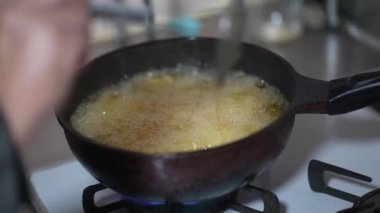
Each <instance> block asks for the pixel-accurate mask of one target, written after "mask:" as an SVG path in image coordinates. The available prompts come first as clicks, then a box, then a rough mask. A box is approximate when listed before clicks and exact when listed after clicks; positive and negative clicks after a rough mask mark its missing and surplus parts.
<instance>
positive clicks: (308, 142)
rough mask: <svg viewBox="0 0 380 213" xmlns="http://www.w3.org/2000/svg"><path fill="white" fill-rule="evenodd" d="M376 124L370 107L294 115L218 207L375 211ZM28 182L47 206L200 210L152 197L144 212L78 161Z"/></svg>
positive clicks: (378, 175) (379, 137) (379, 175)
mask: <svg viewBox="0 0 380 213" xmlns="http://www.w3.org/2000/svg"><path fill="white" fill-rule="evenodd" d="M379 129H380V116H379V115H378V114H377V113H376V112H375V111H374V110H372V109H370V108H367V109H363V110H360V111H356V112H353V113H350V114H346V115H341V116H336V117H330V116H326V115H298V116H297V118H296V123H295V127H294V131H293V133H292V136H291V137H290V139H289V142H288V145H287V147H286V148H285V150H284V152H283V153H282V154H281V156H280V157H279V158H278V159H277V160H276V161H275V162H274V164H273V166H272V167H270V169H269V170H268V171H267V172H265V173H264V174H263V175H262V176H260V177H258V178H257V179H256V180H254V181H253V182H252V183H250V186H247V187H246V188H243V189H241V190H239V191H238V192H236V193H234V194H231V195H228V196H226V197H223V198H221V200H223V202H221V201H220V203H222V204H221V205H222V206H223V207H224V208H223V210H224V212H270V213H272V212H291V213H293V212H294V213H305V212H308V213H313V212H338V211H341V212H362V213H366V212H376V211H379V210H375V209H376V208H378V207H377V206H376V205H379V204H378V202H379V200H380V198H379V196H378V194H379V190H377V188H379V187H380V169H379V165H380V155H379V154H378V153H379V152H380V131H379ZM313 159H316V160H313ZM221 169H223V168H222V167H221ZM370 177H371V178H372V179H371V178H370ZM31 181H32V184H33V185H34V187H35V189H36V192H37V194H38V195H39V197H40V198H41V201H42V203H43V204H44V205H45V206H46V208H47V209H48V211H49V212H62V213H64V212H70V213H75V212H85V210H84V207H85V208H86V210H87V211H86V212H102V210H106V208H111V209H112V208H115V206H116V207H118V208H120V209H121V210H119V211H117V212H126V210H127V212H149V210H151V209H152V208H153V209H154V210H153V212H179V210H181V211H182V212H201V210H199V209H195V210H194V208H193V206H199V204H197V203H187V204H170V203H164V204H162V203H161V204H157V203H156V204H155V205H153V206H154V207H152V205H151V204H150V205H148V210H147V209H146V204H144V205H140V203H139V202H138V201H135V200H131V198H126V197H122V196H120V195H119V194H117V193H116V192H114V191H112V190H109V189H106V187H104V186H103V185H101V184H99V183H98V182H97V181H96V180H95V179H94V178H93V177H92V176H91V175H90V174H89V173H87V171H86V170H85V169H84V168H83V167H82V166H81V165H80V164H79V162H77V161H70V162H66V163H64V164H61V165H57V166H55V167H52V168H47V169H43V170H40V171H36V172H34V173H33V174H32V176H31ZM371 181H372V182H371ZM268 198H269V199H268ZM373 201H376V202H377V203H376V202H373ZM82 202H83V204H82ZM215 202H219V201H213V202H211V203H208V204H207V205H209V206H213V205H214V204H215ZM136 204H138V205H136ZM107 206H111V207H107ZM141 206H143V208H145V209H141ZM157 206H159V208H157ZM163 206H164V207H165V209H164V210H162V209H161V208H162V207H163ZM200 206H202V205H200ZM215 206H218V208H216V209H213V210H216V211H217V212H221V211H220V209H219V207H220V205H215ZM215 206H214V207H215ZM268 206H269V207H268ZM103 207H104V208H103ZM166 207H169V209H170V210H171V211H169V210H168V208H166ZM115 209H117V208H115ZM160 209H161V210H160ZM189 209H190V210H189ZM202 210H203V209H202ZM150 212H152V211H150ZM222 212H223V211H222Z"/></svg>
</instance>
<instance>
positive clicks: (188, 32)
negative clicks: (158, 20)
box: [169, 16, 201, 37]
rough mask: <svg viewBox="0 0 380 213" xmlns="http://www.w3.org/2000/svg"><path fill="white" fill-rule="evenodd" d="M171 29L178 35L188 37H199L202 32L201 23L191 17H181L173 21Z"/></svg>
mask: <svg viewBox="0 0 380 213" xmlns="http://www.w3.org/2000/svg"><path fill="white" fill-rule="evenodd" d="M169 27H170V29H172V30H174V31H175V32H176V33H178V34H180V35H182V36H188V37H195V36H198V35H199V33H200V31H201V23H200V22H199V21H198V20H196V19H194V18H192V17H190V16H180V17H178V18H175V19H173V20H171V21H170V22H169Z"/></svg>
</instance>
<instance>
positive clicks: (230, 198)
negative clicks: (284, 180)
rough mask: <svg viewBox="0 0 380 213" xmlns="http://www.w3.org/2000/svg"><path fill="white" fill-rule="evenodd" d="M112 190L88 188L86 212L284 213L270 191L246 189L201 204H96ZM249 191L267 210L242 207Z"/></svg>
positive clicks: (129, 201) (133, 200)
mask: <svg viewBox="0 0 380 213" xmlns="http://www.w3.org/2000/svg"><path fill="white" fill-rule="evenodd" d="M107 188H108V187H106V186H104V185H103V184H101V183H98V184H95V185H91V186H88V187H86V188H85V189H84V190H83V197H82V203H83V209H84V212H85V213H105V212H113V211H116V210H122V209H124V210H126V212H131V213H142V212H156V213H160V212H165V213H170V212H173V213H174V212H175V213H181V212H182V213H184V212H197V213H198V212H199V213H202V212H204V213H209V212H223V211H226V210H234V211H236V212H242V213H260V212H264V213H279V212H280V203H279V201H278V198H277V196H276V195H275V194H274V193H272V192H269V191H266V190H264V189H261V188H258V187H255V186H252V185H246V186H244V187H243V188H242V189H240V190H238V191H236V192H233V193H231V194H228V195H225V196H222V197H219V198H215V199H210V200H204V201H199V202H189V203H182V204H180V203H163V202H162V203H161V202H151V201H142V200H138V199H136V198H130V197H125V196H122V198H121V199H120V200H119V201H116V202H113V203H110V204H107V205H104V206H99V207H98V206H97V205H96V204H95V199H94V198H95V194H96V193H97V192H100V191H102V190H105V189H107ZM243 190H244V191H246V192H248V193H250V194H252V193H255V195H256V194H258V195H259V197H260V198H261V199H262V201H263V203H264V210H263V211H258V210H256V209H252V208H250V207H247V206H245V205H243V204H239V202H238V201H237V199H236V198H237V196H238V194H239V193H240V192H241V191H243Z"/></svg>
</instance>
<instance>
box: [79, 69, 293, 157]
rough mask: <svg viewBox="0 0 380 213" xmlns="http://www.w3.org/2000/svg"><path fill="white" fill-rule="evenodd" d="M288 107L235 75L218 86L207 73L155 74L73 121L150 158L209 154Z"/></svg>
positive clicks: (93, 102) (96, 99)
mask: <svg viewBox="0 0 380 213" xmlns="http://www.w3.org/2000/svg"><path fill="white" fill-rule="evenodd" d="M286 106H287V103H286V100H285V98H284V97H283V95H282V94H281V93H280V92H279V90H278V89H276V88H275V87H273V86H270V85H268V84H266V83H265V82H263V81H262V80H260V79H259V78H257V77H255V76H253V75H248V74H245V73H243V72H234V74H232V75H231V76H229V77H227V79H226V81H225V83H224V85H222V86H216V84H215V81H214V79H213V76H212V75H211V74H210V73H209V72H200V71H199V70H196V69H193V70H191V71H189V70H187V71H181V70H179V69H174V68H173V69H167V70H151V71H148V72H145V73H143V74H139V75H135V76H133V77H131V78H126V79H124V80H122V81H121V82H119V83H117V84H115V85H113V86H110V87H108V88H105V89H103V90H101V91H100V92H98V93H96V94H95V95H93V96H91V97H90V98H89V100H87V101H84V102H83V103H81V104H80V105H79V106H78V108H77V109H76V111H75V112H74V113H73V115H72V117H71V121H72V124H73V126H74V128H76V129H77V130H78V131H79V132H80V133H82V134H83V135H85V136H87V137H89V138H92V139H94V140H95V141H96V142H99V143H103V144H107V145H110V146H114V147H118V148H122V149H126V150H132V151H137V152H143V153H150V154H162V153H176V152H187V151H195V150H205V149H210V148H213V147H217V146H221V145H223V144H227V143H231V142H233V141H236V140H238V139H241V138H244V137H247V136H248V135H251V134H253V133H255V132H257V131H259V130H261V129H262V128H264V127H265V126H267V125H268V124H270V123H271V122H273V121H274V120H275V119H276V118H277V117H278V116H279V115H280V114H281V113H282V112H283V110H284V108H285V107H286Z"/></svg>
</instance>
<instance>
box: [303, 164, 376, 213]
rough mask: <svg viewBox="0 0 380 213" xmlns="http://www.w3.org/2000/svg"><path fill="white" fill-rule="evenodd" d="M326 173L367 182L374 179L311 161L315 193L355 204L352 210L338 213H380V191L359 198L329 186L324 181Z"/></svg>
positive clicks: (312, 184) (310, 177)
mask: <svg viewBox="0 0 380 213" xmlns="http://www.w3.org/2000/svg"><path fill="white" fill-rule="evenodd" d="M325 172H331V173H335V174H338V175H342V176H346V177H350V178H354V179H357V180H361V181H365V182H371V181H372V178H370V177H368V176H365V175H362V174H359V173H356V172H353V171H350V170H347V169H344V168H341V167H337V166H334V165H331V164H327V163H324V162H321V161H317V160H311V161H310V163H309V169H308V177H309V184H310V188H311V189H312V190H313V191H315V192H321V193H325V194H328V195H331V196H334V197H336V198H340V199H343V200H346V201H349V202H351V203H353V206H352V207H351V208H348V209H344V210H341V211H338V213H380V189H375V190H373V191H370V192H368V193H366V194H364V195H363V196H361V197H359V196H356V195H353V194H350V193H347V192H344V191H341V190H338V189H335V188H332V187H330V186H328V185H327V184H326V182H325V179H324V173H325Z"/></svg>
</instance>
